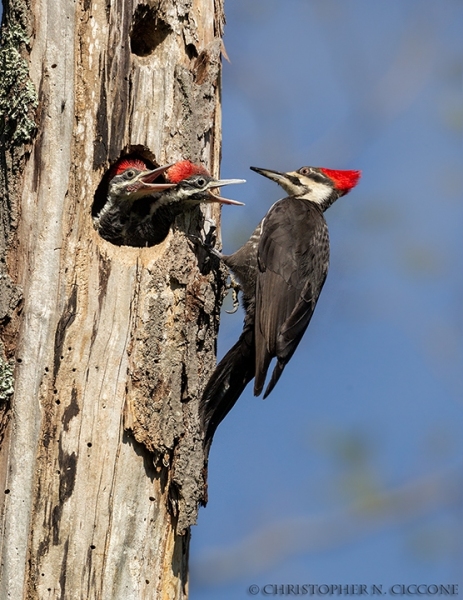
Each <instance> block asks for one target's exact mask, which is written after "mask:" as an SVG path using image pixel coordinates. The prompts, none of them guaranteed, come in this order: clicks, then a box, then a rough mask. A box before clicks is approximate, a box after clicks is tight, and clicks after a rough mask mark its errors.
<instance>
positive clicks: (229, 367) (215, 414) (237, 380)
mask: <svg viewBox="0 0 463 600" xmlns="http://www.w3.org/2000/svg"><path fill="white" fill-rule="evenodd" d="M254 355H255V352H254V332H253V331H252V328H245V329H244V330H243V333H242V334H241V336H240V338H239V340H238V341H237V342H236V344H235V345H234V346H233V347H232V348H231V349H230V350H229V351H228V352H227V354H226V355H225V356H224V357H223V358H222V360H221V361H220V363H219V364H218V365H217V367H216V368H215V371H214V372H213V373H212V376H211V378H210V379H209V382H208V384H207V386H206V389H205V390H204V393H203V396H202V398H201V402H200V405H199V413H200V418H201V421H202V428H203V431H204V432H205V439H204V444H205V447H206V449H207V450H209V447H210V445H211V442H212V438H213V436H214V433H215V431H216V429H217V427H218V426H219V425H220V423H221V422H222V421H223V419H224V418H225V417H226V416H227V414H228V413H229V412H230V410H231V409H232V408H233V406H234V405H235V404H236V402H237V400H238V398H239V397H240V396H241V394H242V392H243V390H244V388H245V387H246V385H247V384H248V383H249V382H250V381H251V379H252V378H253V377H254V369H255V356H254Z"/></svg>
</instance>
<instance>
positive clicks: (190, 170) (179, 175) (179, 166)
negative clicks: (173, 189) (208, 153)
mask: <svg viewBox="0 0 463 600" xmlns="http://www.w3.org/2000/svg"><path fill="white" fill-rule="evenodd" d="M192 175H207V176H208V177H209V173H208V172H207V170H206V169H205V168H204V167H202V166H200V165H195V164H194V163H192V162H190V161H189V160H181V161H179V162H177V163H175V165H173V166H172V167H170V168H169V169H167V171H166V176H167V179H168V180H169V181H170V182H171V183H179V181H183V180H184V179H188V177H191V176H192Z"/></svg>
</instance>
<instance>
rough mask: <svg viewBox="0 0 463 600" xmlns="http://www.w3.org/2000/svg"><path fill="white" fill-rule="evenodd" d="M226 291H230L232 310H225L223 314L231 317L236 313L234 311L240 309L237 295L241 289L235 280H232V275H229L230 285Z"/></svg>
mask: <svg viewBox="0 0 463 600" xmlns="http://www.w3.org/2000/svg"><path fill="white" fill-rule="evenodd" d="M228 289H229V290H230V289H231V290H232V299H233V308H232V310H226V311H225V312H226V313H228V314H229V315H233V314H234V313H236V311H237V310H238V308H239V307H240V301H239V299H238V293H239V292H240V291H241V287H240V284H239V283H238V282H237V281H236V279H233V276H232V275H230V284H229V286H228Z"/></svg>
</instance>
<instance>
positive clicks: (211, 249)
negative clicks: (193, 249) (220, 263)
mask: <svg viewBox="0 0 463 600" xmlns="http://www.w3.org/2000/svg"><path fill="white" fill-rule="evenodd" d="M187 237H189V238H190V240H192V241H193V242H195V243H196V244H197V245H198V246H201V248H204V250H207V252H209V253H210V254H213V255H214V256H216V257H217V258H219V259H221V258H222V254H221V253H220V252H219V251H218V250H217V248H214V246H213V245H212V242H211V241H210V240H209V239H207V237H209V234H208V236H207V237H206V239H205V240H203V239H201V238H200V237H199V236H197V235H193V234H191V233H188V234H187Z"/></svg>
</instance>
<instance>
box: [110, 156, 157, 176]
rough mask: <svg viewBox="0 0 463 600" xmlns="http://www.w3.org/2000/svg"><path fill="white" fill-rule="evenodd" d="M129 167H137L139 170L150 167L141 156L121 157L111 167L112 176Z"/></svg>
mask: <svg viewBox="0 0 463 600" xmlns="http://www.w3.org/2000/svg"><path fill="white" fill-rule="evenodd" d="M127 169H137V170H138V171H146V170H147V169H148V167H147V166H146V164H145V163H144V162H143V161H142V160H140V159H139V158H121V159H120V160H119V161H118V162H117V163H116V164H115V165H114V166H113V168H112V169H111V173H112V176H113V177H115V176H116V175H120V174H121V173H123V172H124V171H127Z"/></svg>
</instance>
